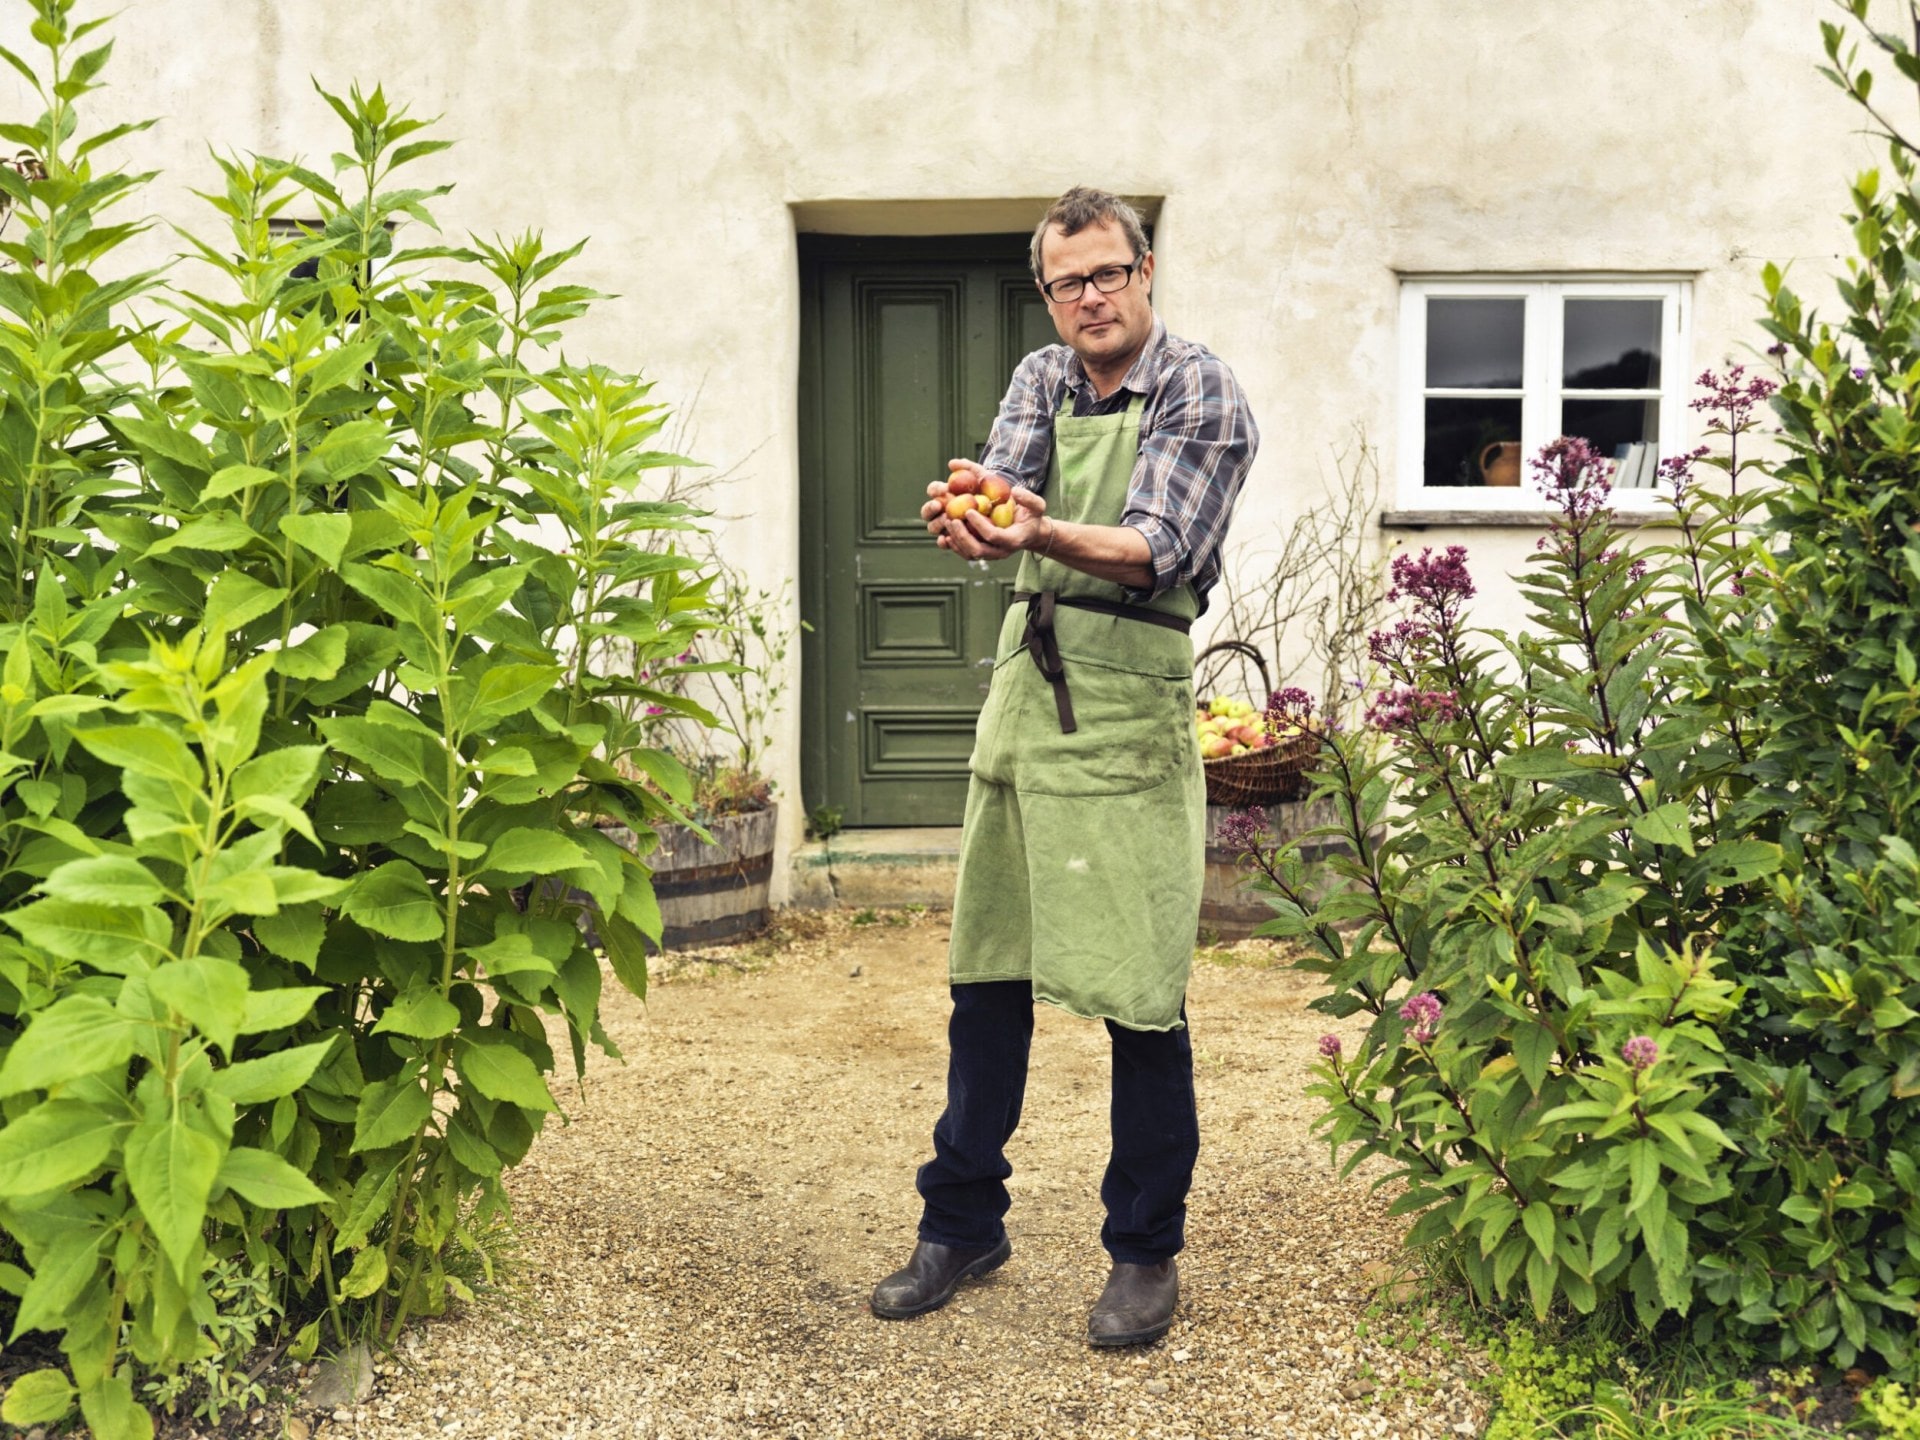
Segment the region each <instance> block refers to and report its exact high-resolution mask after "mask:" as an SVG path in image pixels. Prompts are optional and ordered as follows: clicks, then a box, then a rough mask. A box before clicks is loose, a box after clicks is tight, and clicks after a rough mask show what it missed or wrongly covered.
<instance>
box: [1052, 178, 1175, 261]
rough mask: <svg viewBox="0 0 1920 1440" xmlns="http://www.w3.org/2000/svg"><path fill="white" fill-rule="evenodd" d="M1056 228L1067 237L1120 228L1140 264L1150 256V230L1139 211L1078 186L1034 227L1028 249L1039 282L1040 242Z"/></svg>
mask: <svg viewBox="0 0 1920 1440" xmlns="http://www.w3.org/2000/svg"><path fill="white" fill-rule="evenodd" d="M1054 225H1058V226H1059V227H1060V233H1061V234H1063V235H1078V234H1079V233H1080V232H1081V231H1082V230H1084V229H1086V228H1087V227H1088V226H1089V225H1118V226H1119V227H1120V233H1121V234H1122V235H1124V236H1126V237H1127V244H1129V245H1131V246H1132V247H1133V258H1134V260H1135V262H1136V263H1137V262H1138V261H1139V260H1140V259H1141V258H1142V257H1144V256H1145V255H1146V253H1147V227H1146V226H1145V225H1143V224H1142V223H1141V221H1140V212H1139V211H1138V210H1136V209H1134V208H1133V206H1131V205H1129V204H1128V203H1127V202H1126V201H1124V200H1122V199H1121V198H1120V197H1119V196H1118V195H1113V194H1109V193H1108V192H1107V191H1105V190H1095V189H1092V188H1091V187H1089V186H1086V185H1076V186H1074V187H1073V189H1071V190H1069V191H1067V193H1066V194H1064V195H1062V196H1061V197H1060V198H1059V199H1058V200H1056V201H1054V202H1053V204H1051V205H1049V206H1048V207H1047V213H1046V214H1045V215H1042V216H1041V217H1040V223H1039V224H1038V225H1036V226H1034V227H1033V243H1032V244H1031V245H1029V246H1028V247H1027V264H1028V266H1029V267H1030V268H1031V269H1032V270H1033V278H1034V279H1036V280H1038V279H1039V278H1040V242H1041V241H1042V240H1044V239H1046V236H1047V230H1048V228H1049V227H1050V226H1054Z"/></svg>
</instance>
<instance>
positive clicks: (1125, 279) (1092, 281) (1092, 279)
mask: <svg viewBox="0 0 1920 1440" xmlns="http://www.w3.org/2000/svg"><path fill="white" fill-rule="evenodd" d="M1146 263H1147V257H1146V256H1145V255H1140V256H1136V257H1135V258H1134V261H1133V263H1132V264H1131V265H1102V266H1101V267H1100V268H1099V269H1098V270H1095V271H1093V272H1092V273H1091V274H1087V275H1062V276H1060V277H1059V278H1058V279H1054V280H1049V281H1047V283H1046V284H1044V285H1042V286H1041V287H1040V293H1041V294H1042V295H1044V296H1046V297H1047V299H1048V300H1049V301H1050V302H1051V303H1053V304H1055V305H1071V304H1072V303H1073V302H1074V301H1076V300H1078V299H1079V298H1080V297H1081V296H1082V295H1084V294H1086V293H1087V286H1089V285H1091V286H1093V288H1094V289H1095V290H1097V291H1099V292H1100V293H1101V294H1102V295H1114V294H1117V293H1119V292H1120V291H1122V290H1124V289H1126V288H1127V286H1129V285H1131V284H1132V283H1133V277H1134V275H1135V274H1136V273H1137V272H1138V271H1139V269H1140V267H1141V266H1142V265H1144V264H1146ZM1109 270H1118V271H1119V272H1120V273H1121V280H1120V283H1119V284H1118V285H1102V284H1101V283H1100V281H1099V280H1098V279H1097V278H1096V277H1098V276H1101V275H1104V274H1106V273H1107V272H1108V271H1109ZM1056 285H1078V286H1079V289H1077V290H1075V291H1074V292H1073V294H1071V295H1056V294H1054V293H1053V291H1054V287H1055V286H1056Z"/></svg>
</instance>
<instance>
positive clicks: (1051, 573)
mask: <svg viewBox="0 0 1920 1440" xmlns="http://www.w3.org/2000/svg"><path fill="white" fill-rule="evenodd" d="M1141 404H1142V401H1141V400H1140V398H1139V397H1137V396H1136V397H1135V398H1134V400H1133V403H1132V404H1131V405H1130V406H1129V407H1128V408H1127V409H1126V411H1125V412H1123V413H1120V414H1113V415H1089V416H1080V417H1076V416H1074V415H1072V414H1070V413H1068V412H1069V408H1070V406H1071V400H1069V402H1068V404H1067V405H1063V406H1062V407H1061V411H1060V414H1058V415H1057V416H1055V417H1054V427H1053V461H1052V465H1051V468H1050V471H1049V476H1048V481H1047V491H1046V498H1047V513H1048V514H1049V515H1052V516H1053V517H1054V518H1056V519H1059V520H1067V521H1075V522H1079V523H1081V524H1088V525H1118V524H1119V523H1120V518H1121V516H1122V515H1123V514H1124V513H1125V511H1126V503H1127V490H1128V486H1129V484H1130V483H1131V481H1132V478H1133V467H1134V460H1135V458H1136V456H1137V455H1138V453H1139V447H1140V408H1141ZM1015 584H1016V586H1017V590H1018V593H1019V594H1022V595H1027V596H1030V597H1032V598H1030V599H1028V600H1027V601H1026V602H1025V603H1016V604H1015V605H1013V606H1012V607H1011V608H1010V609H1009V610H1008V612H1007V616H1006V619H1005V621H1004V622H1003V623H1002V625H1001V628H1000V643H999V649H998V651H997V653H996V658H995V660H994V669H993V683H992V686H991V687H990V689H989V690H988V693H987V703H986V705H985V706H984V707H983V708H982V710H981V712H980V725H979V729H978V731H977V732H976V733H975V736H974V746H973V757H972V759H971V760H970V761H969V768H970V769H971V770H972V772H973V778H972V780H971V781H970V782H969V784H968V787H967V811H966V820H965V829H964V831H963V832H962V839H961V844H960V872H959V880H958V885H957V888H956V891H955V894H954V902H953V940H952V946H951V949H950V951H949V958H948V971H949V974H950V976H951V979H952V981H953V983H954V984H956V985H959V984H967V983H969V982H974V981H983V980H1031V982H1032V984H1033V994H1034V998H1035V999H1036V1000H1044V1001H1047V1002H1048V1003H1049V1004H1053V1005H1057V1006H1059V1007H1060V1008H1061V1009H1063V1010H1067V1011H1070V1012H1072V1013H1073V1014H1075V1015H1082V1016H1086V1017H1088V1018H1097V1019H1109V1020H1113V1021H1115V1022H1116V1023H1118V1024H1121V1025H1124V1026H1126V1027H1128V1028H1129V1029H1133V1030H1173V1029H1178V1028H1179V1026H1180V1024H1181V1020H1180V1006H1181V1002H1182V1000H1183V999H1184V997H1185V995H1186V989H1187V972H1188V968H1189V966H1190V965H1191V963H1192V959H1193V943H1194V934H1195V932H1196V930H1197V929H1198V925H1199V918H1200V889H1201V881H1202V877H1203V875H1204V873H1205V867H1206V850H1205V845H1206V817H1207V811H1206V785H1205V782H1204V780H1203V779H1202V777H1201V773H1200V749H1199V744H1198V741H1197V740H1196V739H1195V734H1194V726H1193V642H1192V641H1191V640H1190V639H1188V637H1187V635H1186V626H1187V625H1188V624H1190V623H1191V622H1192V620H1193V618H1194V616H1195V615H1196V614H1197V613H1198V611H1199V601H1198V599H1197V597H1196V596H1195V594H1194V591H1193V588H1192V587H1191V586H1189V585H1181V586H1178V587H1176V588H1174V589H1172V590H1169V591H1168V592H1166V593H1165V594H1163V595H1160V596H1158V597H1156V598H1155V599H1153V600H1151V601H1148V602H1146V603H1145V604H1144V605H1133V604H1128V603H1126V602H1125V599H1124V591H1123V590H1122V589H1121V587H1120V586H1118V585H1115V584H1113V583H1112V582H1111V581H1106V580H1097V579H1095V578H1094V577H1093V576H1091V575H1085V574H1082V573H1081V572H1080V571H1078V570H1075V569H1072V568H1071V567H1069V566H1066V565H1062V564H1060V563H1059V562H1058V561H1054V560H1042V559H1039V558H1038V557H1036V556H1035V555H1034V554H1033V553H1032V552H1031V551H1028V552H1026V553H1024V554H1022V555H1021V557H1020V569H1019V571H1018V574H1017V576H1016V579H1015ZM1049 597H1051V598H1049ZM1082 607H1087V608H1082ZM1142 612H1149V613H1150V614H1151V616H1152V619H1153V620H1154V621H1158V622H1160V623H1151V622H1150V621H1148V620H1144V619H1142V618H1139V617H1140V616H1141V614H1142ZM1046 621H1051V624H1050V626H1049V625H1047V624H1045V623H1044V622H1046ZM1170 626H1171V627H1174V628H1169V627H1170ZM1043 665H1044V666H1045V667H1046V669H1047V670H1050V671H1052V672H1053V674H1054V676H1056V677H1057V678H1055V679H1051V680H1050V679H1049V677H1048V674H1047V673H1044V672H1043V668H1042V666H1043ZM1068 697H1070V698H1068Z"/></svg>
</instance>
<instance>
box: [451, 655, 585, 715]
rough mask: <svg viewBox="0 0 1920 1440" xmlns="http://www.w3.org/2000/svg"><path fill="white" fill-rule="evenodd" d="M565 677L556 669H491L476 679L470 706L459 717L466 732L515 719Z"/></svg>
mask: <svg viewBox="0 0 1920 1440" xmlns="http://www.w3.org/2000/svg"><path fill="white" fill-rule="evenodd" d="M564 673H565V671H564V670H562V668H561V667H560V666H558V665H523V664H508V665H495V666H493V667H492V668H491V669H490V670H488V671H487V673H486V674H484V675H482V676H481V677H480V683H479V685H478V686H477V687H476V688H475V693H474V698H473V705H472V707H471V708H470V709H469V710H468V711H467V713H466V715H465V716H464V717H463V719H464V723H465V725H466V728H467V729H468V730H469V731H473V730H478V729H480V728H481V727H482V726H485V725H491V724H492V723H493V722H495V721H496V720H504V719H505V718H506V717H507V716H509V715H518V714H519V713H520V712H521V711H522V710H525V709H526V708H527V707H528V706H530V705H532V704H533V703H534V702H535V701H537V700H539V699H540V698H541V696H543V695H546V694H548V693H549V692H550V691H552V689H553V687H554V686H555V685H556V684H558V683H559V680H560V677H561V675H563V674H564Z"/></svg>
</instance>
